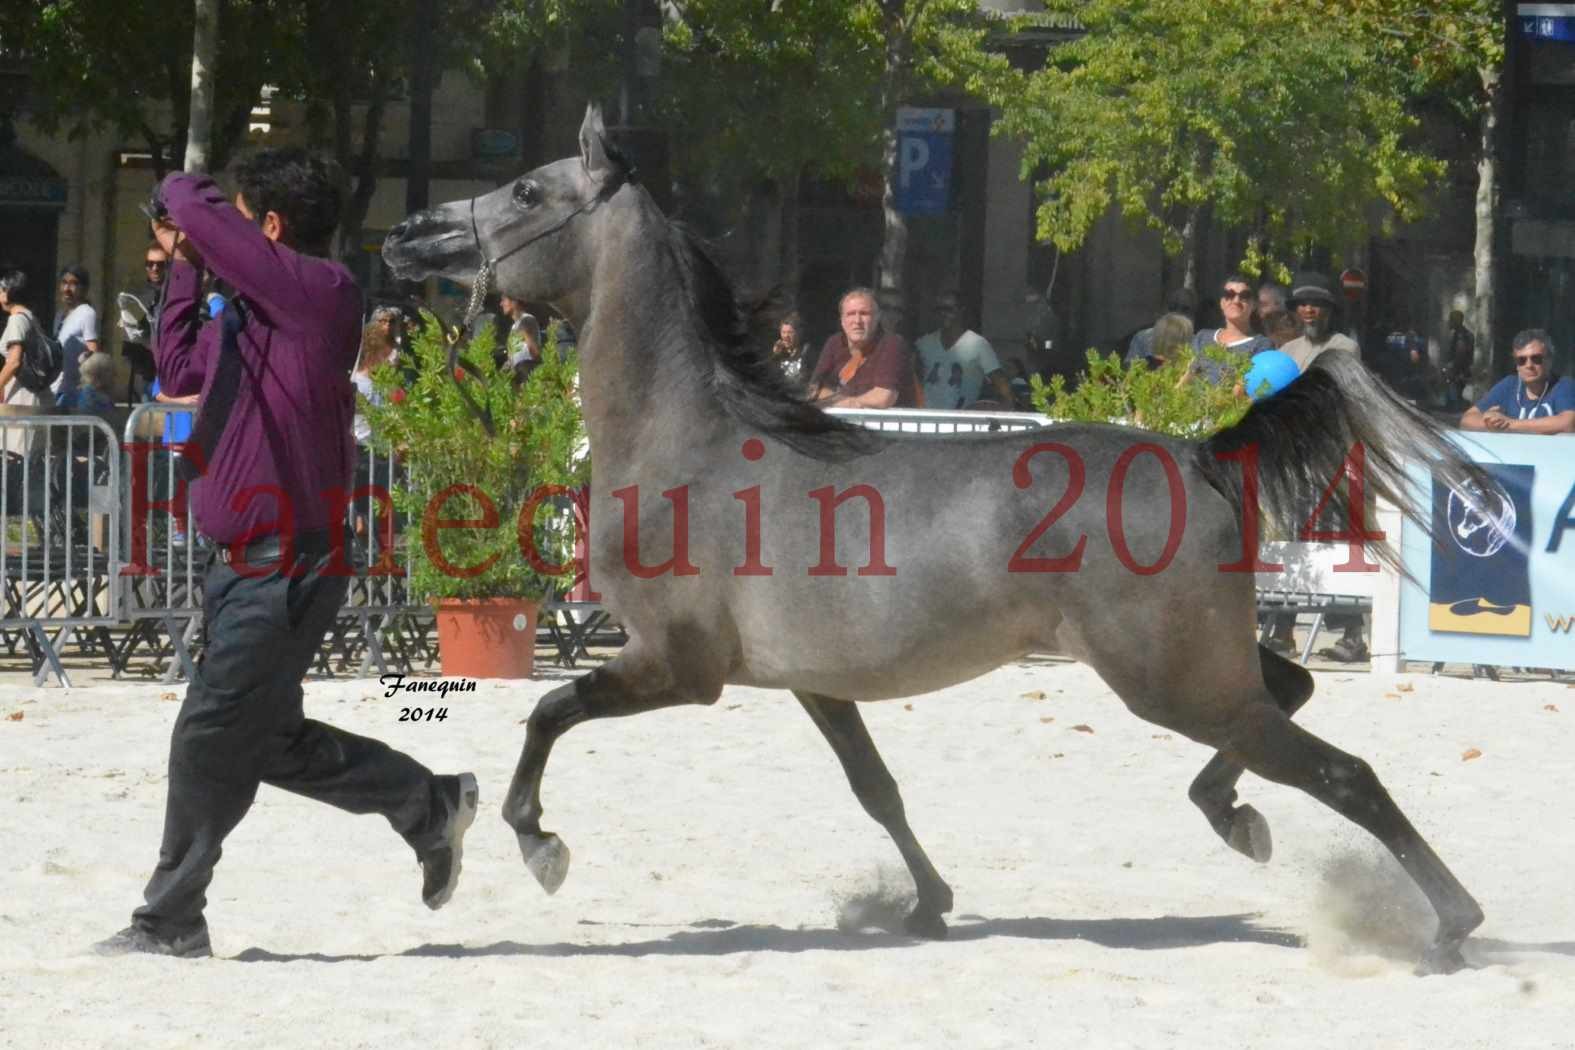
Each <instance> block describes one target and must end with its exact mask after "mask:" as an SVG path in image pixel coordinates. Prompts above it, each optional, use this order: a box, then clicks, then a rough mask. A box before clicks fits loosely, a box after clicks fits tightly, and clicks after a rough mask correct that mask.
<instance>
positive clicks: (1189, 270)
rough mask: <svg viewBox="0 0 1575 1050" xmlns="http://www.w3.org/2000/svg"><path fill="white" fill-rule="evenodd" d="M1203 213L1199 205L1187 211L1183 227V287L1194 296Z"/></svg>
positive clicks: (1196, 287)
mask: <svg viewBox="0 0 1575 1050" xmlns="http://www.w3.org/2000/svg"><path fill="white" fill-rule="evenodd" d="M1202 212H1203V208H1202V207H1201V206H1198V205H1194V206H1193V207H1191V208H1189V209H1187V221H1186V222H1184V223H1182V225H1181V287H1183V288H1185V289H1187V290H1188V291H1190V292H1192V293H1193V294H1194V295H1196V294H1197V291H1198V230H1199V228H1200V227H1201V225H1202V222H1201V219H1202Z"/></svg>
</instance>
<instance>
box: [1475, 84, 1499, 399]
mask: <svg viewBox="0 0 1575 1050" xmlns="http://www.w3.org/2000/svg"><path fill="white" fill-rule="evenodd" d="M1478 72H1479V73H1480V74H1481V76H1482V89H1483V92H1484V93H1485V94H1486V96H1487V98H1486V104H1485V105H1484V106H1483V107H1482V117H1481V122H1480V125H1479V136H1478V141H1477V200H1476V225H1477V229H1476V245H1475V248H1474V250H1473V253H1472V260H1473V268H1474V271H1475V289H1474V296H1473V300H1472V318H1471V326H1472V328H1473V329H1474V330H1475V331H1476V337H1477V350H1476V363H1475V366H1474V368H1473V371H1474V372H1482V371H1490V372H1493V373H1494V374H1497V370H1496V369H1494V367H1493V357H1494V355H1495V352H1496V349H1495V348H1496V347H1497V346H1498V341H1497V340H1496V339H1495V338H1494V332H1493V326H1494V324H1495V323H1496V320H1497V319H1496V318H1495V317H1494V309H1493V301H1494V291H1495V288H1494V284H1495V282H1494V274H1495V271H1496V269H1497V265H1496V264H1497V246H1498V157H1499V141H1498V139H1499V129H1500V127H1501V126H1502V124H1503V119H1504V105H1505V91H1504V76H1503V70H1501V69H1494V68H1485V69H1481V70H1479V71H1478Z"/></svg>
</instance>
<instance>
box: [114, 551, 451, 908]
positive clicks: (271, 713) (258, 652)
mask: <svg viewBox="0 0 1575 1050" xmlns="http://www.w3.org/2000/svg"><path fill="white" fill-rule="evenodd" d="M328 565H329V559H328V558H327V557H326V556H319V557H315V558H313V557H309V558H303V559H302V560H301V561H299V562H298V563H297V565H296V567H295V569H294V572H293V575H292V574H286V573H285V572H283V571H281V570H280V567H279V566H278V565H277V564H275V565H274V566H271V567H267V569H271V570H272V571H267V569H265V568H264V567H262V566H255V565H254V566H250V567H248V568H246V569H245V573H244V574H243V573H242V572H237V571H236V569H234V568H232V567H231V566H229V565H226V564H223V563H222V562H218V561H213V562H210V564H209V566H208V569H207V572H206V575H205V577H204V580H203V615H204V617H205V620H206V624H207V636H208V644H207V646H206V647H205V649H204V651H203V654H202V659H201V661H200V662H199V663H198V665H197V671H196V676H195V677H194V678H193V679H192V682H191V684H190V685H189V686H188V687H187V689H186V699H185V702H184V703H182V704H181V709H180V715H179V716H178V717H177V718H176V720H175V729H174V732H173V733H172V734H171V737H170V761H169V796H168V799H167V801H166V803H165V810H164V839H163V842H162V844H161V845H160V847H159V863H158V866H157V867H156V868H155V869H154V871H153V877H152V879H150V880H149V881H148V886H147V889H146V890H145V891H144V893H143V895H144V897H145V898H146V900H147V904H146V905H144V906H143V907H141V908H138V909H137V910H136V911H135V912H134V913H133V921H134V922H135V923H136V924H137V925H139V926H141V927H143V928H144V929H147V930H150V931H152V932H154V933H156V934H159V935H160V936H165V937H172V936H176V935H179V934H184V933H186V932H188V931H190V930H192V929H194V928H196V927H198V926H201V925H202V923H203V918H202V910H203V906H204V904H205V903H206V898H205V896H204V892H205V891H206V889H207V886H208V882H209V881H210V880H211V879H212V877H213V868H214V865H215V864H217V863H218V861H219V853H220V847H221V845H222V844H223V842H224V838H225V836H226V835H228V834H229V833H230V832H231V831H232V830H233V829H234V828H235V826H236V825H237V824H239V823H240V821H241V818H242V817H244V816H245V815H246V811H247V810H248V809H249V808H250V807H251V804H252V800H253V799H254V798H255V797H256V795H257V787H258V785H259V784H271V785H273V786H274V787H280V788H284V789H285V790H286V791H293V792H295V793H296V794H299V795H305V796H306V797H307V798H313V799H317V800H318V801H320V802H326V803H328V804H329V805H332V806H337V807H338V808H340V809H344V810H348V811H350V812H351V813H380V814H382V815H383V816H384V817H386V818H388V822H389V823H390V824H392V825H393V827H394V830H395V831H397V832H399V834H400V835H402V836H403V837H404V838H405V841H406V842H408V843H409V844H410V845H411V847H412V848H413V849H415V850H417V851H418V852H419V851H421V850H422V849H424V848H426V847H427V846H429V845H431V844H433V840H434V839H435V838H436V837H437V836H438V835H439V834H440V832H441V825H442V822H443V820H444V819H445V816H446V810H445V804H444V802H443V801H442V799H441V798H439V797H438V792H437V786H436V780H435V778H434V777H433V775H432V772H431V771H430V770H429V769H427V768H426V767H425V766H423V765H422V764H421V763H419V762H417V761H416V760H415V759H413V758H411V757H410V756H408V755H405V754H402V753H400V752H398V751H395V750H394V749H393V748H390V747H389V746H388V745H386V744H384V743H381V742H379V741H377V740H372V739H369V738H367V737H361V736H356V735H354V734H353V733H346V732H344V731H343V730H340V729H335V728H334V727H332V726H329V725H324V724H323V723H321V722H314V721H312V720H310V719H308V718H306V717H305V715H304V713H303V712H302V708H301V680H302V679H303V678H304V677H305V675H306V672H307V671H308V670H309V669H310V667H311V664H312V660H313V659H314V657H315V655H316V653H317V649H318V646H320V645H321V644H322V641H323V637H324V636H325V635H326V633H327V631H328V628H329V627H330V626H331V625H332V624H333V621H334V617H335V615H336V614H337V613H338V611H339V608H340V606H341V605H342V604H343V603H344V598H345V591H346V589H347V588H348V586H349V581H348V580H347V579H345V578H343V577H342V576H340V577H335V576H328V575H325V574H324V570H325V569H326V568H327V567H328Z"/></svg>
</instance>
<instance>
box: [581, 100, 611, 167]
mask: <svg viewBox="0 0 1575 1050" xmlns="http://www.w3.org/2000/svg"><path fill="white" fill-rule="evenodd" d="M606 137H607V128H606V127H605V126H604V125H603V124H602V108H601V107H600V106H598V105H597V104H596V103H594V102H592V103H591V104H590V105H588V106H586V107H585V120H584V122H583V123H581V124H580V164H581V165H582V166H583V167H584V168H585V170H586V172H587V173H588V174H591V175H600V174H601V173H603V172H605V171H607V170H608V169H609V168H611V167H612V162H611V161H609V160H608V159H607V145H606V142H605V140H606Z"/></svg>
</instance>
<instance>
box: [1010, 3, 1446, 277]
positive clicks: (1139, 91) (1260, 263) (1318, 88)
mask: <svg viewBox="0 0 1575 1050" xmlns="http://www.w3.org/2000/svg"><path fill="white" fill-rule="evenodd" d="M1046 6H1047V8H1048V9H1050V10H1052V11H1058V12H1062V13H1067V14H1075V15H1076V17H1077V18H1078V19H1080V20H1081V22H1082V24H1083V25H1084V26H1085V27H1086V29H1087V33H1086V35H1084V36H1082V37H1081V38H1079V39H1076V40H1074V41H1071V42H1069V43H1067V44H1064V45H1062V46H1060V47H1058V48H1055V49H1054V50H1053V51H1052V52H1051V53H1050V55H1049V59H1048V63H1047V65H1046V66H1045V68H1044V69H1042V70H1040V71H1038V72H1036V73H1033V74H1031V75H1028V76H1026V77H1025V78H1023V82H1022V83H1021V85H1020V86H1019V87H1016V88H1014V89H1013V90H1011V91H1008V92H998V93H996V94H995V96H994V101H995V102H996V104H997V105H999V106H1000V107H1001V109H1002V112H1003V119H1002V121H1001V124H1000V126H1001V129H1002V130H1003V131H1004V132H1006V133H1008V134H1014V135H1018V136H1021V137H1022V138H1023V139H1024V140H1025V141H1026V143H1027V153H1026V159H1025V162H1024V167H1025V171H1026V172H1033V171H1048V172H1049V175H1048V176H1047V177H1046V178H1044V179H1043V180H1042V181H1041V182H1040V183H1039V190H1040V192H1041V194H1042V197H1043V200H1042V203H1041V204H1040V206H1039V210H1038V233H1039V236H1040V237H1041V238H1042V239H1045V240H1050V241H1053V242H1054V243H1055V244H1056V245H1057V246H1059V247H1060V248H1062V249H1063V250H1072V249H1075V248H1076V247H1078V246H1079V245H1080V244H1081V243H1082V242H1083V240H1084V239H1085V238H1086V237H1087V235H1088V233H1089V231H1090V230H1091V229H1092V228H1093V226H1094V224H1095V223H1096V222H1097V221H1098V220H1099V219H1100V218H1101V217H1102V216H1103V215H1104V214H1105V213H1106V211H1107V210H1108V209H1109V208H1110V207H1111V206H1115V207H1116V208H1117V209H1119V211H1120V212H1121V213H1122V214H1123V215H1124V216H1126V217H1127V218H1128V219H1131V220H1134V221H1137V222H1140V223H1143V224H1146V225H1147V226H1149V227H1151V228H1153V229H1155V230H1157V231H1158V232H1159V233H1160V235H1161V237H1162V239H1163V241H1164V244H1165V246H1166V248H1167V250H1169V251H1171V252H1176V251H1179V250H1180V249H1181V247H1182V243H1183V239H1184V233H1185V231H1186V229H1187V226H1188V223H1189V222H1190V221H1192V220H1193V219H1195V218H1196V216H1197V214H1198V213H1199V211H1200V210H1202V209H1204V208H1208V209H1211V210H1212V215H1213V217H1214V221H1216V222H1218V223H1221V224H1223V225H1225V226H1228V227H1233V228H1239V229H1247V230H1252V231H1255V233H1256V234H1257V235H1258V238H1257V240H1256V242H1255V244H1254V247H1253V248H1252V249H1251V251H1250V253H1249V257H1248V259H1247V260H1244V265H1245V266H1246V267H1247V268H1248V269H1250V270H1253V271H1254V272H1261V271H1263V270H1265V269H1268V270H1271V271H1272V272H1275V273H1276V274H1277V275H1279V276H1282V277H1283V276H1284V269H1283V267H1277V266H1275V265H1274V263H1275V262H1276V261H1280V262H1283V261H1287V260H1291V259H1293V258H1294V257H1295V256H1296V255H1298V254H1300V253H1301V252H1302V251H1303V250H1305V248H1307V247H1309V246H1312V245H1322V246H1327V247H1331V248H1334V249H1336V250H1338V249H1340V248H1341V247H1343V246H1345V245H1348V244H1351V243H1354V242H1356V241H1359V240H1360V239H1361V238H1362V237H1363V236H1365V235H1366V234H1367V233H1368V232H1369V231H1370V230H1371V229H1372V227H1373V224H1374V218H1375V207H1374V206H1375V205H1380V204H1381V205H1384V206H1385V207H1383V208H1381V209H1376V210H1377V212H1378V214H1377V220H1376V221H1377V222H1378V224H1379V225H1380V226H1387V225H1388V224H1389V223H1390V222H1392V221H1393V220H1395V219H1399V220H1408V219H1412V218H1415V217H1417V216H1418V215H1419V214H1420V213H1421V211H1422V209H1423V206H1424V203H1425V201H1426V198H1427V193H1428V189H1429V186H1430V184H1431V183H1432V182H1433V181H1434V180H1435V179H1436V178H1437V177H1438V176H1439V174H1440V173H1441V171H1442V165H1441V163H1440V162H1439V161H1437V160H1435V159H1433V158H1431V157H1428V156H1427V155H1425V154H1424V153H1422V152H1420V151H1419V150H1418V149H1416V148H1414V147H1413V146H1412V145H1411V136H1412V134H1413V131H1414V129H1415V127H1416V120H1415V118H1414V117H1413V116H1412V115H1411V114H1410V113H1409V112H1408V110H1407V106H1406V103H1407V101H1408V98H1409V95H1408V92H1407V85H1406V83H1405V79H1404V74H1403V71H1402V70H1401V69H1399V68H1397V67H1396V65H1395V64H1394V63H1393V62H1391V61H1389V60H1388V57H1389V56H1387V54H1386V52H1385V49H1384V48H1383V47H1381V46H1379V45H1378V43H1377V42H1376V41H1375V39H1374V38H1373V37H1372V36H1370V35H1364V34H1363V33H1361V32H1360V31H1359V29H1360V27H1359V26H1358V25H1356V24H1355V23H1354V22H1353V19H1352V18H1351V17H1340V15H1339V12H1338V10H1337V9H1336V5H1335V4H1334V3H1333V0H1330V2H1329V3H1328V5H1327V9H1318V8H1317V7H1316V6H1313V7H1309V6H1308V5H1303V4H1293V3H1290V2H1281V0H1273V2H1269V3H1265V2H1264V0H1216V2H1214V3H1211V4H1210V5H1208V7H1207V8H1206V9H1200V8H1199V7H1198V6H1197V5H1196V4H1194V3H1192V2H1191V0H1137V2H1134V0H1087V2H1082V0H1049V2H1048V3H1047V5H1046ZM1205 11H1206V15H1205Z"/></svg>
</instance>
